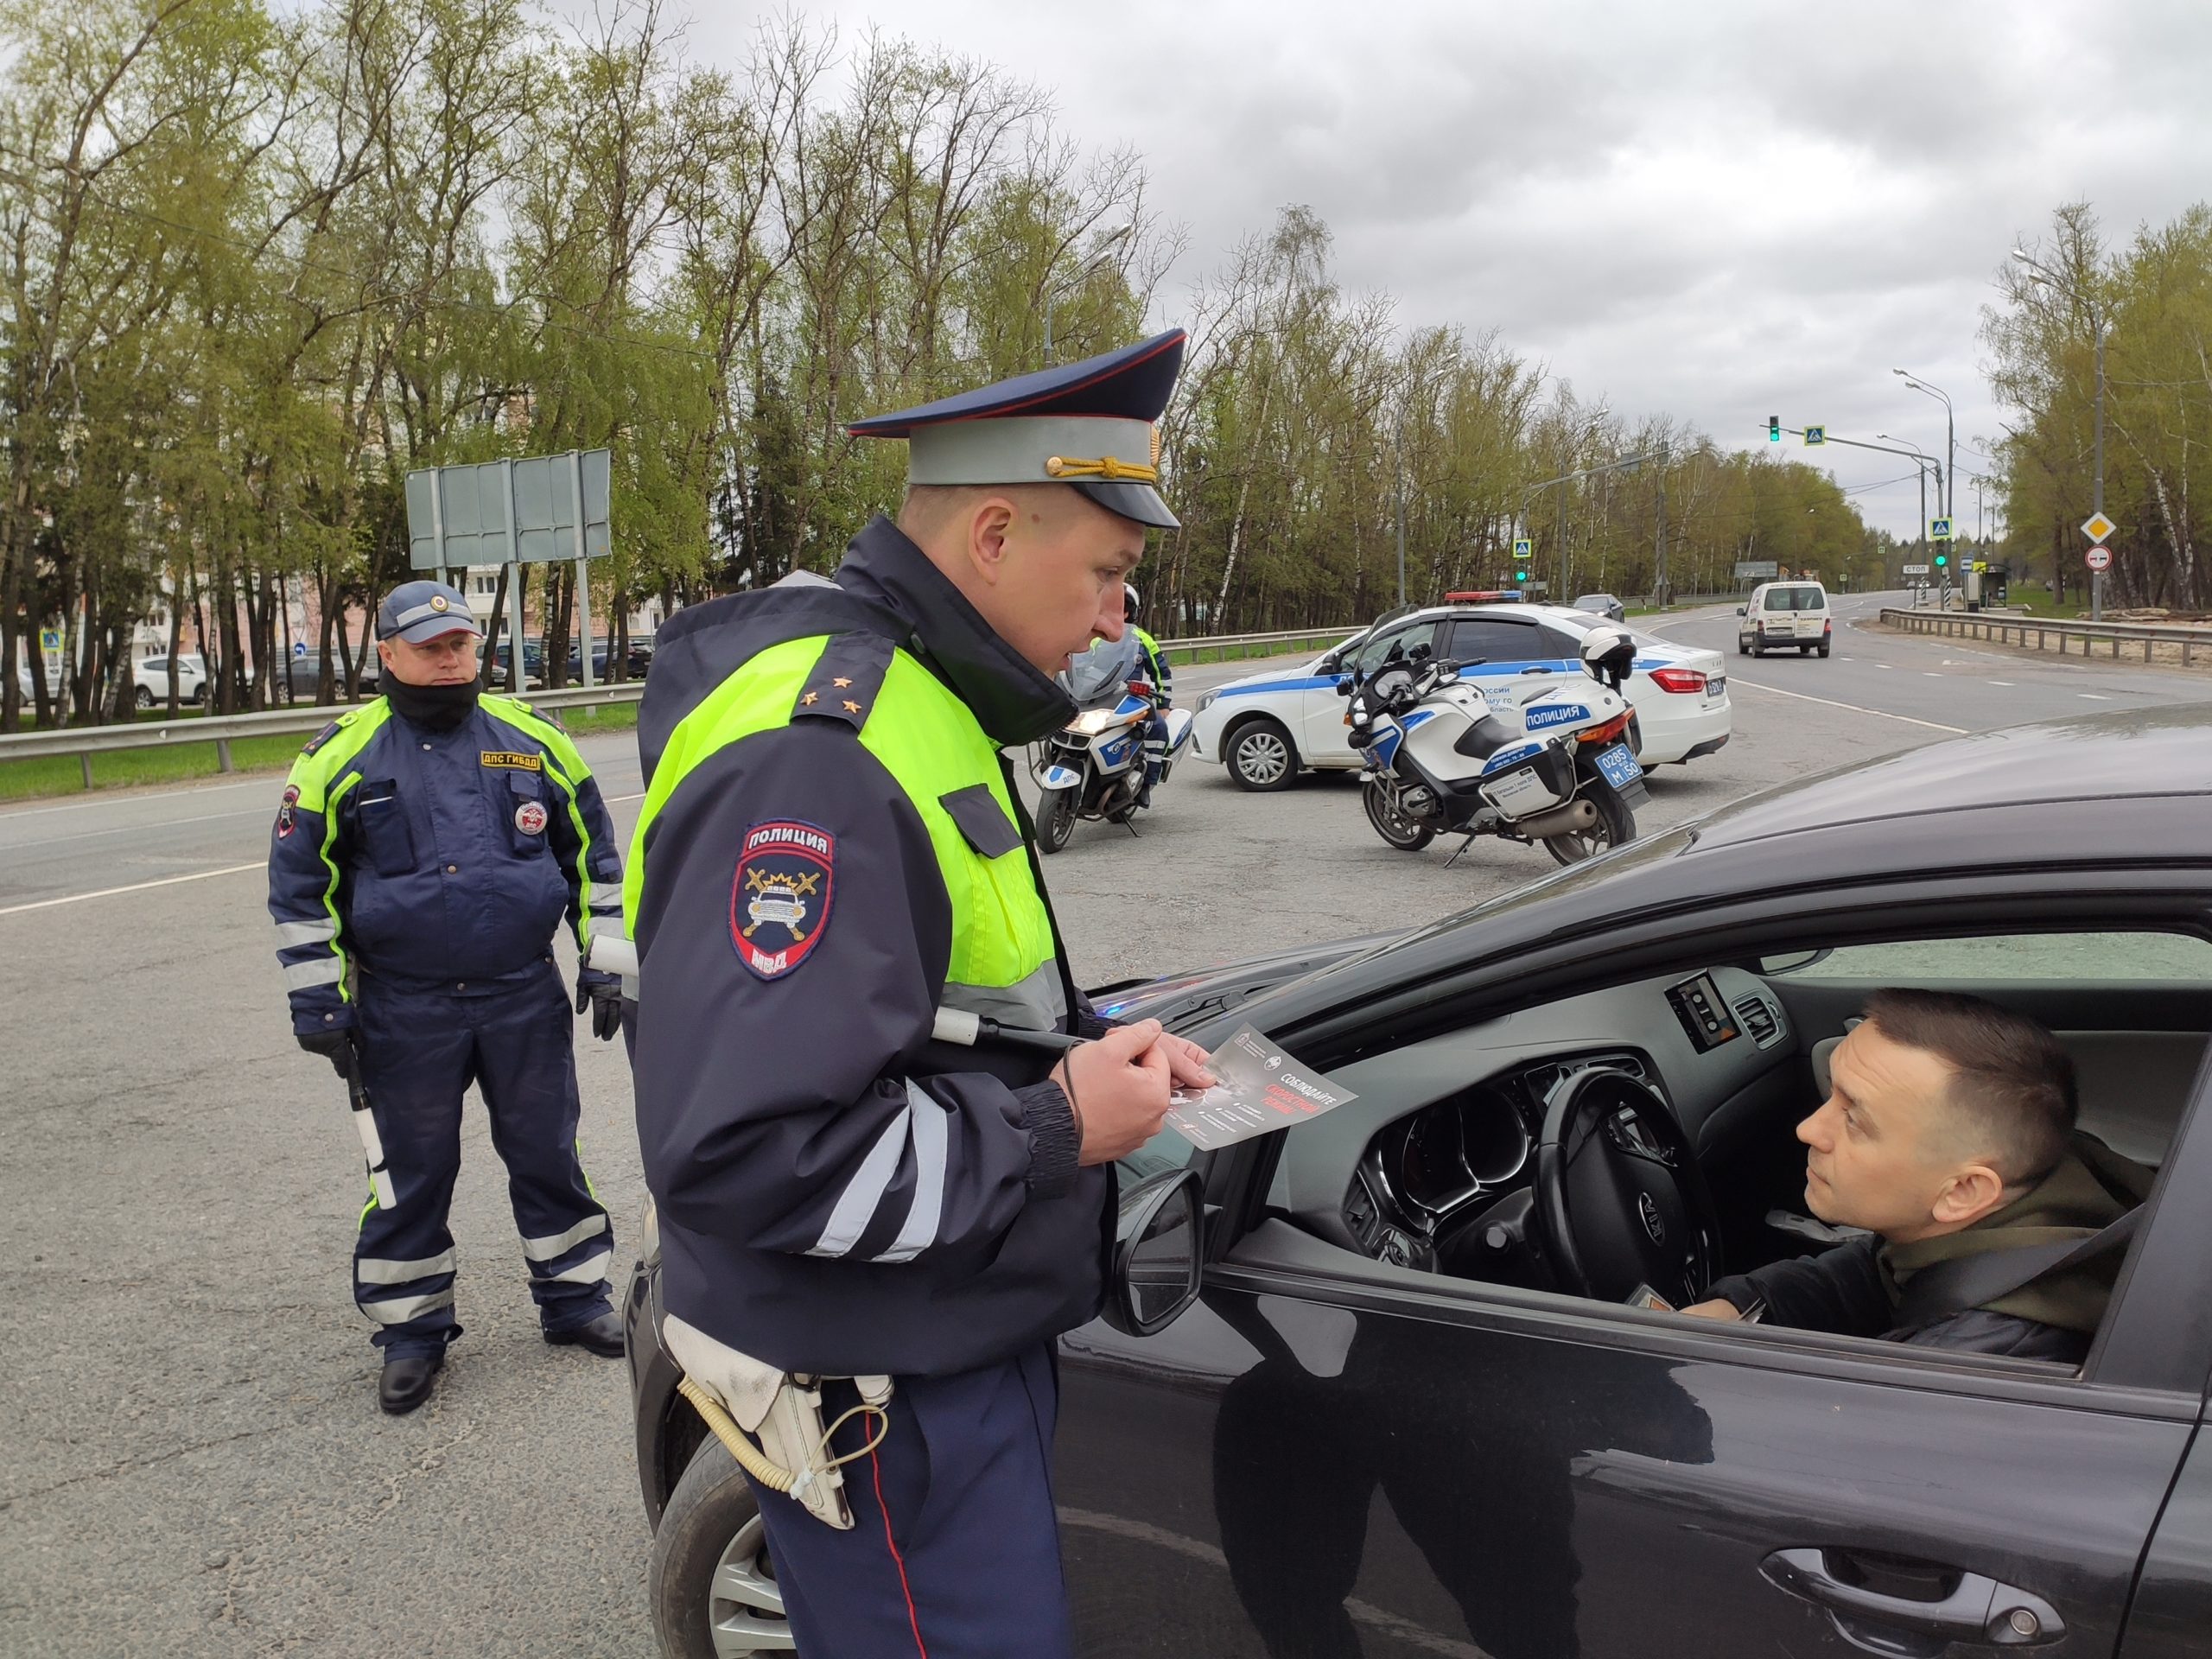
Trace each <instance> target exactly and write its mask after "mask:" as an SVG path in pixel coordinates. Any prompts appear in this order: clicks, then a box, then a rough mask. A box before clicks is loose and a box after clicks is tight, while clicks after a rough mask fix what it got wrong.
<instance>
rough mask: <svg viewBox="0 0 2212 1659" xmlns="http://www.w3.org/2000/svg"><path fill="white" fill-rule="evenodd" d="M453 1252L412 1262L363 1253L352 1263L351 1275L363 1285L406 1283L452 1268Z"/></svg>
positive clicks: (427, 1256) (448, 1251)
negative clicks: (383, 1258)
mask: <svg viewBox="0 0 2212 1659" xmlns="http://www.w3.org/2000/svg"><path fill="white" fill-rule="evenodd" d="M453 1270H454V1253H453V1252H452V1251H451V1250H446V1251H443V1252H442V1253H441V1254H439V1255H426V1256H423V1257H421V1258H420V1259H419V1260H416V1261H413V1262H387V1261H382V1260H379V1259H378V1258H377V1257H375V1256H370V1255H365V1256H363V1257H361V1259H360V1260H359V1261H358V1262H354V1263H353V1277H354V1278H355V1279H356V1280H357V1281H359V1282H360V1283H362V1284H365V1285H406V1284H412V1283H413V1282H414V1281H416V1280H417V1279H428V1278H429V1276H430V1275H431V1274H434V1273H451V1272H452V1271H453Z"/></svg>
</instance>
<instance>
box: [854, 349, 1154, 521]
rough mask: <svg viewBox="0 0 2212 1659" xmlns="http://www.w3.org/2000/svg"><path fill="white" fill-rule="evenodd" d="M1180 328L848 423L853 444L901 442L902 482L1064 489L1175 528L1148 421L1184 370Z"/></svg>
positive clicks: (1111, 508)
mask: <svg viewBox="0 0 2212 1659" xmlns="http://www.w3.org/2000/svg"><path fill="white" fill-rule="evenodd" d="M1185 340H1186V336H1185V334H1184V332H1183V330H1181V329H1180V328H1171V329H1169V330H1168V331H1167V332H1166V334H1155V335H1154V336H1153V337H1152V338H1151V339H1150V340H1140V341H1138V342H1137V344H1135V345H1134V346H1123V347H1122V349H1121V350H1120V351H1118V352H1105V353H1101V354H1100V355H1098V356H1096V357H1091V358H1085V359H1084V360H1083V361H1082V362H1080V363H1070V364H1068V365H1065V367H1062V368H1053V369H1046V370H1043V371H1041V372H1039V373H1036V374H1024V375H1020V376H1017V377H1016V378H1014V379H1012V380H1001V381H1000V382H999V383H998V384H997V385H990V386H985V387H983V388H982V389H981V390H980V391H965V392H962V393H961V394H960V395H959V396H957V397H940V398H939V399H938V401H937V402H935V403H933V404H922V405H921V406H920V407H919V408H918V409H907V410H899V412H898V413H897V414H895V415H878V416H873V417H871V418H870V419H868V420H865V421H855V422H854V423H852V424H851V425H850V426H849V427H847V428H846V430H847V431H849V432H850V433H851V434H852V435H854V436H855V437H856V438H904V439H906V447H907V461H906V481H907V482H908V483H909V484H949V485H976V484H982V485H988V484H1068V485H1072V486H1074V487H1075V488H1077V489H1078V490H1081V491H1082V492H1083V493H1084V494H1085V495H1087V496H1089V497H1090V499H1092V500H1093V501H1096V503H1097V504H1098V505H1100V506H1102V507H1103V508H1105V509H1106V510H1107V512H1117V513H1119V514H1121V515H1122V518H1131V519H1135V521H1136V522H1137V523H1138V524H1151V525H1155V526H1157V527H1158V528H1160V529H1162V530H1173V529H1175V528H1176V527H1177V526H1178V525H1179V524H1181V522H1182V521H1181V520H1180V519H1179V518H1176V516H1175V515H1174V514H1173V512H1170V511H1168V506H1167V503H1166V502H1165V501H1163V500H1162V499H1160V491H1159V489H1158V488H1157V487H1156V486H1158V484H1159V482H1160V438H1159V434H1158V433H1157V431H1156V430H1155V429H1154V423H1155V422H1157V421H1158V420H1159V419H1160V416H1161V414H1162V413H1164V412H1165V411H1166V408H1167V399H1168V397H1169V396H1170V394H1172V393H1173V391H1174V390H1175V376H1176V373H1177V372H1178V371H1179V370H1180V369H1181V367H1182V366H1183V347H1184V345H1185Z"/></svg>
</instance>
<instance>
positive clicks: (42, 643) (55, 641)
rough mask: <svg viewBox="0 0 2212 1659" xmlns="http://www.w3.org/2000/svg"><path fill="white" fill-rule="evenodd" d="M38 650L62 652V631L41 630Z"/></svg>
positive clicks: (57, 629) (56, 629) (53, 629)
mask: <svg viewBox="0 0 2212 1659" xmlns="http://www.w3.org/2000/svg"><path fill="white" fill-rule="evenodd" d="M38 648H39V649H40V650H41V651H59V650H60V649H61V630H60V629H59V628H41V629H40V630H39V631H38Z"/></svg>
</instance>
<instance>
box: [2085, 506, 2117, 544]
mask: <svg viewBox="0 0 2212 1659" xmlns="http://www.w3.org/2000/svg"><path fill="white" fill-rule="evenodd" d="M2119 528H2120V526H2119V525H2118V524H2114V523H2113V521H2112V520H2111V519H2109V518H2106V517H2105V516H2104V514H2103V513H2101V512H2093V513H2091V514H2090V515H2089V516H2088V518H2084V519H2083V520H2082V534H2083V535H2084V536H2086V537H2088V538H2089V539H2090V540H2091V541H2093V542H2102V541H2105V540H2107V538H2109V537H2111V535H2112V533H2113V531H2115V530H2118V529H2119Z"/></svg>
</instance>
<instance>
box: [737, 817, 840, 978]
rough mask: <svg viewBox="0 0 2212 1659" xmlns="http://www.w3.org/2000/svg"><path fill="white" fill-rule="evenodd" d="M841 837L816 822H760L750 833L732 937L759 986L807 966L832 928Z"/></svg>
mask: <svg viewBox="0 0 2212 1659" xmlns="http://www.w3.org/2000/svg"><path fill="white" fill-rule="evenodd" d="M836 855H837V840H836V836H832V835H830V834H829V831H828V830H826V829H816V828H815V827H814V826H813V825H812V824H810V823H795V822H791V821H788V820H783V821H777V822H773V823H756V824H754V825H753V827H752V828H751V829H747V831H746V832H745V840H744V842H743V843H742V845H741V847H740V849H739V851H738V857H737V874H736V875H735V877H734V879H733V880H732V881H731V884H730V894H729V938H730V944H731V945H732V946H733V947H734V949H735V950H736V951H737V957H738V960H739V961H741V962H742V963H744V964H745V966H746V969H747V971H749V972H750V973H751V974H753V976H754V977H755V978H758V979H781V978H782V977H783V976H785V974H788V973H791V971H792V970H793V969H796V968H798V965H799V963H802V962H804V961H805V960H806V959H807V957H810V956H811V955H812V954H813V952H814V947H815V946H816V945H817V944H820V943H821V942H822V935H823V931H825V930H826V929H827V928H828V926H829V898H830V887H831V884H832V880H833V879H834V876H835V874H836Z"/></svg>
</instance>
